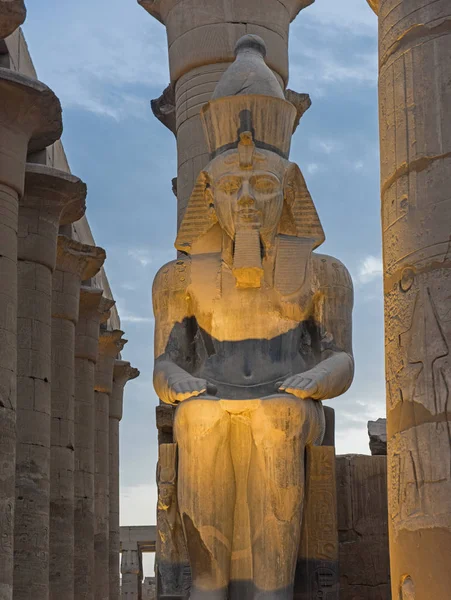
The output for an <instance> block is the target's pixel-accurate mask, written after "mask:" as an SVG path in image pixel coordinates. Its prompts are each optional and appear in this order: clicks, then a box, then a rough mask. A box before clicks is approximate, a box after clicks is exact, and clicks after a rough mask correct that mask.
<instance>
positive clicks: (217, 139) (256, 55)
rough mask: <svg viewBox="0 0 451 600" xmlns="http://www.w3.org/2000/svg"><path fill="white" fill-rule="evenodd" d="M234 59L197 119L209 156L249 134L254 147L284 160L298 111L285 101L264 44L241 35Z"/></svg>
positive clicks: (251, 37)
mask: <svg viewBox="0 0 451 600" xmlns="http://www.w3.org/2000/svg"><path fill="white" fill-rule="evenodd" d="M235 55H236V60H235V62H234V63H233V64H232V65H231V66H230V67H229V68H228V69H227V71H226V72H225V73H224V75H223V76H222V78H221V80H220V81H219V83H218V85H217V87H216V89H215V92H214V94H213V97H212V100H211V101H210V102H208V103H207V104H206V105H205V106H203V108H202V110H201V118H202V122H203V127H204V133H205V137H206V140H207V143H208V147H209V151H210V156H211V158H214V157H215V156H217V155H218V154H221V153H222V152H225V151H227V150H232V149H234V148H237V146H238V143H239V142H240V139H241V138H242V135H243V134H244V133H247V132H250V133H251V135H252V138H253V142H254V144H255V146H256V147H257V148H261V149H265V150H271V151H272V152H275V153H277V154H279V155H280V156H281V157H283V158H286V159H288V156H289V154H290V146H291V138H292V135H293V131H294V128H295V124H296V118H297V110H296V108H295V107H294V106H293V104H291V102H288V101H287V100H286V99H285V96H284V93H283V90H282V87H281V85H280V83H279V81H278V80H277V77H276V76H275V75H274V73H273V72H272V71H271V69H270V68H269V67H268V66H267V64H266V62H265V57H266V45H265V42H264V41H263V40H262V39H261V38H260V37H258V36H256V35H245V36H244V37H242V38H241V39H240V40H239V41H238V43H237V45H236V47H235Z"/></svg>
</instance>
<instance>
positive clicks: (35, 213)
mask: <svg viewBox="0 0 451 600" xmlns="http://www.w3.org/2000/svg"><path fill="white" fill-rule="evenodd" d="M85 198H86V185H85V184H84V183H83V182H82V181H81V180H80V179H78V177H74V176H73V175H70V174H69V173H66V172H64V171H59V170H58V169H53V168H50V167H47V166H45V165H37V164H27V166H26V170H25V189H24V195H23V197H22V198H21V199H20V204H19V232H18V236H19V247H18V258H19V260H26V261H30V262H34V263H40V264H43V265H45V266H46V267H48V268H49V269H51V270H52V271H53V269H54V268H55V262H56V238H57V236H58V226H59V224H60V218H61V214H62V212H63V211H64V209H65V208H69V207H70V214H71V215H72V216H74V217H75V218H76V217H77V216H79V217H81V216H82V215H83V214H84V211H85V208H86V205H85Z"/></svg>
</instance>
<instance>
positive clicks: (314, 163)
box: [24, 0, 385, 569]
mask: <svg viewBox="0 0 451 600" xmlns="http://www.w3.org/2000/svg"><path fill="white" fill-rule="evenodd" d="M24 32H25V35H26V38H27V41H28V45H29V48H30V52H31V55H32V58H33V61H34V63H35V67H36V69H37V72H38V76H39V78H40V79H41V81H43V82H44V83H46V84H47V85H49V86H50V87H51V88H52V89H53V90H54V91H55V92H56V94H57V95H58V97H59V98H60V100H61V103H62V106H63V111H64V112H63V118H64V134H63V138H62V139H63V143H64V147H65V150H66V154H67V156H68V160H69V164H70V166H71V170H72V172H73V173H74V174H75V175H77V176H78V177H81V178H82V179H83V180H84V181H85V182H86V183H87V184H88V190H89V192H88V201H87V203H88V211H87V216H88V219H89V223H90V225H91V228H92V230H93V233H94V237H95V239H96V243H97V244H98V245H99V246H102V247H104V248H105V249H106V250H107V255H108V258H107V262H106V271H107V275H108V278H109V281H110V284H111V287H112V290H113V293H114V296H115V299H116V301H117V305H118V309H119V313H120V317H121V321H122V329H124V331H125V332H126V336H125V337H126V338H127V339H128V340H129V343H128V345H127V346H126V347H125V349H124V352H123V358H124V359H125V360H128V361H130V362H131V363H132V365H133V366H135V367H138V368H139V369H140V371H141V376H140V377H139V379H137V380H135V381H132V382H130V383H129V384H128V385H127V387H126V391H125V400H124V418H123V421H122V423H121V504H122V506H121V524H122V525H151V524H154V523H155V512H156V508H155V506H156V485H155V468H156V458H157V432H156V428H155V407H156V405H157V403H158V400H157V397H156V395H155V392H154V391H153V386H152V368H153V330H154V320H153V314H152V302H151V288H152V281H153V278H154V276H155V274H156V272H157V271H158V269H159V268H160V266H162V265H163V264H164V263H166V262H168V261H169V260H172V259H173V258H174V256H175V250H174V248H173V242H174V239H175V233H176V200H175V197H174V196H173V194H172V191H171V179H172V178H173V177H175V176H176V174H177V173H176V169H177V165H176V145H175V138H174V136H173V135H172V133H170V132H169V131H168V130H167V129H166V128H165V127H164V126H163V125H161V123H159V121H157V120H156V119H155V117H154V116H153V115H152V112H151V110H150V100H151V99H153V98H156V97H158V96H159V95H160V94H161V92H162V91H163V89H164V88H165V87H166V86H167V85H168V83H169V69H168V62H167V45H166V34H165V28H164V26H163V25H161V24H160V23H158V22H157V21H156V20H154V19H152V17H151V16H150V15H148V14H147V13H146V12H145V11H144V10H143V9H142V8H141V7H140V6H138V4H137V2H136V0H77V2H67V1H65V2H62V1H61V0H41V1H40V2H28V18H27V21H26V24H25V26H24ZM289 87H290V88H291V89H293V90H295V91H297V92H303V93H305V92H307V93H309V94H310V96H311V98H312V101H313V105H312V108H311V109H310V110H309V111H308V112H307V113H306V114H305V115H304V117H303V118H302V121H301V124H300V126H299V128H298V130H297V132H296V134H295V136H294V139H293V144H292V151H291V157H290V158H291V160H292V161H294V162H297V163H298V164H299V166H300V168H301V170H302V171H303V173H304V175H305V177H306V180H307V184H308V186H309V189H310V192H311V195H312V197H313V199H314V201H315V204H316V206H317V209H318V212H319V215H320V218H321V221H322V224H323V227H324V230H325V232H326V238H327V241H326V243H325V244H324V245H323V246H322V248H321V252H324V253H327V254H331V255H333V256H336V257H337V258H338V259H340V260H341V261H343V262H344V263H345V265H346V266H347V267H348V269H349V270H350V272H351V274H352V277H353V280H354V286H355V309H354V353H355V360H356V376H355V380H354V384H353V386H352V388H351V389H350V391H349V392H347V393H346V394H345V395H344V396H342V397H340V398H337V399H335V400H334V401H333V402H332V403H330V404H332V405H333V407H334V408H335V410H336V420H337V423H336V447H337V453H338V454H345V453H360V454H369V448H368V434H367V429H366V426H367V421H368V420H373V419H377V418H378V417H383V416H385V384H384V366H383V300H382V261H381V226H380V196H379V145H378V117H377V22H376V17H375V15H374V13H373V12H372V11H371V10H370V8H369V7H368V5H367V3H366V1H365V0H340V1H337V0H316V2H315V4H313V5H312V6H310V7H309V8H307V9H305V10H304V11H302V12H301V13H300V15H299V16H298V18H297V19H296V21H295V22H294V23H293V24H292V27H291V31H290V83H289ZM148 564H149V562H148V561H147V562H146V565H147V566H146V567H145V568H146V569H148V568H149V567H148Z"/></svg>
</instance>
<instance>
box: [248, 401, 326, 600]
mask: <svg viewBox="0 0 451 600" xmlns="http://www.w3.org/2000/svg"><path fill="white" fill-rule="evenodd" d="M322 419H323V413H322V407H321V406H320V405H319V404H318V403H315V401H313V400H299V399H296V398H294V397H290V396H288V395H286V396H282V397H271V398H267V399H263V400H262V401H261V404H260V407H259V408H258V409H257V410H255V411H254V412H253V413H252V417H251V427H252V435H253V448H252V457H251V465H250V474H249V485H248V498H249V510H250V519H251V540H252V561H253V578H254V586H255V590H256V594H255V598H258V599H263V598H264V599H268V600H269V599H274V600H275V599H277V600H291V599H292V598H293V583H294V576H295V568H296V558H297V553H298V547H299V541H300V534H301V520H302V504H303V497H304V487H305V478H304V454H305V447H306V446H307V445H310V444H313V443H315V442H316V440H317V438H318V436H319V435H320V433H321V428H322V425H323V422H322Z"/></svg>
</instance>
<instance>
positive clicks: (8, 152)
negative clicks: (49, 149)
mask: <svg viewBox="0 0 451 600" xmlns="http://www.w3.org/2000/svg"><path fill="white" fill-rule="evenodd" d="M0 97H1V99H2V103H1V106H0V154H1V155H2V160H1V161H0V183H3V184H5V185H8V186H9V187H12V188H13V189H15V190H16V191H17V193H18V194H19V195H22V193H23V185H24V170H25V162H26V156H27V153H28V152H36V151H38V150H43V149H44V148H45V147H46V146H50V145H51V144H53V143H54V142H56V140H57V139H59V138H60V137H61V133H62V130H63V123H62V117H61V104H60V101H59V100H58V98H57V97H56V96H55V94H54V93H53V92H52V91H51V90H50V89H49V88H48V87H47V86H46V85H44V84H43V83H41V82H40V81H37V80H35V79H32V78H31V77H26V76H25V75H21V74H20V73H16V72H14V71H11V70H10V69H5V68H2V67H0Z"/></svg>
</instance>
